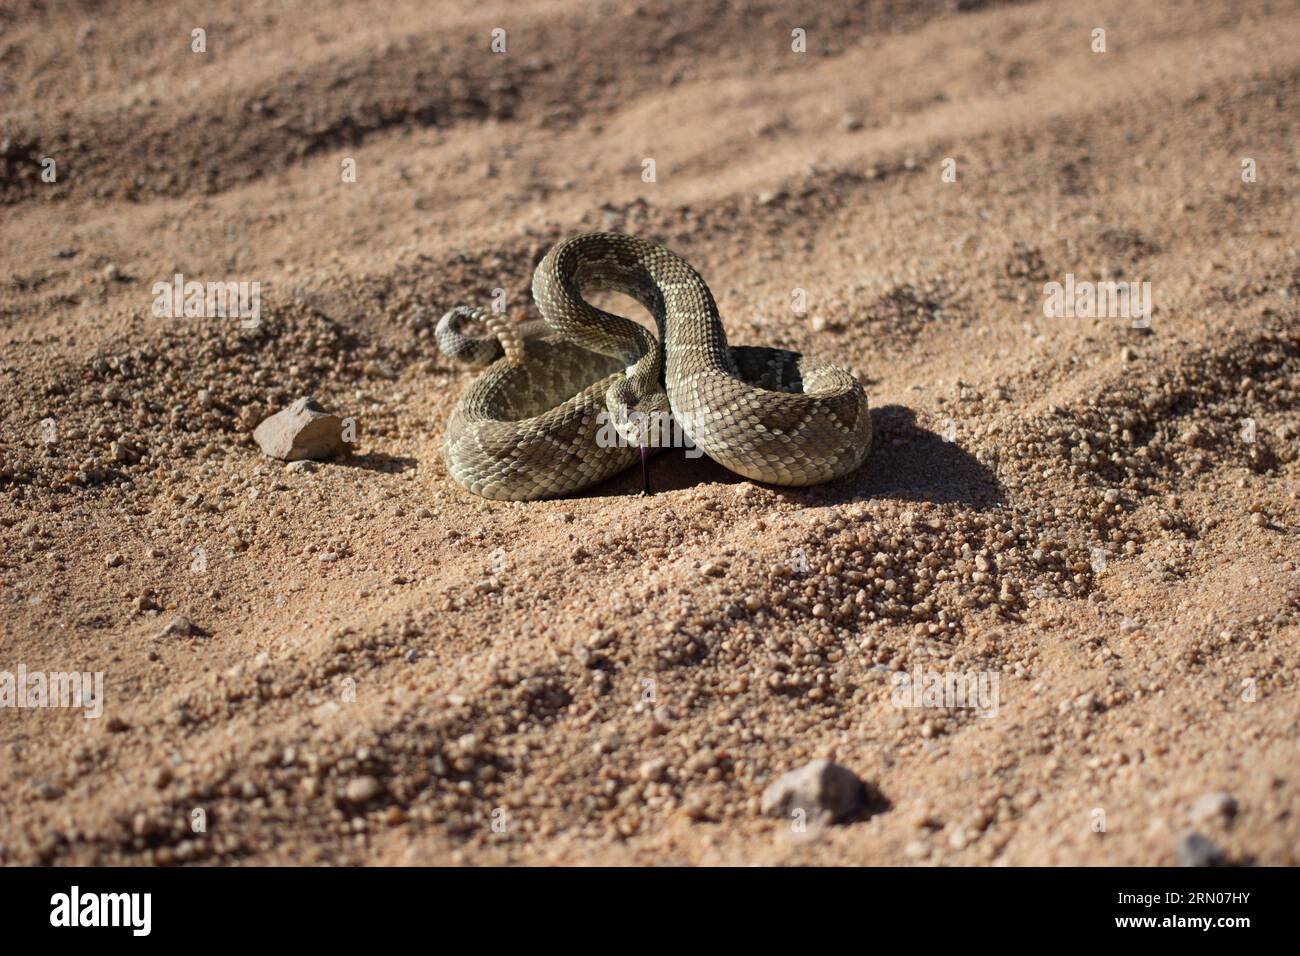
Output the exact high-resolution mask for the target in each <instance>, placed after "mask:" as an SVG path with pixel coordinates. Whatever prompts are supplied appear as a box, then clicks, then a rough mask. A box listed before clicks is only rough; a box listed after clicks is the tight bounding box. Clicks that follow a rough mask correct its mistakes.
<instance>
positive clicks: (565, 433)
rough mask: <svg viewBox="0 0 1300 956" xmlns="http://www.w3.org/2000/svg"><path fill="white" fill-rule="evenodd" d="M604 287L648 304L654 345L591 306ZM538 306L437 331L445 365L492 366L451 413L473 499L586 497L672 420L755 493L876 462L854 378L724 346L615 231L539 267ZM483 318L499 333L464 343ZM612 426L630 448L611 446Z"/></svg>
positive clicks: (644, 254) (565, 249)
mask: <svg viewBox="0 0 1300 956" xmlns="http://www.w3.org/2000/svg"><path fill="white" fill-rule="evenodd" d="M600 289H608V290H614V291H617V292H621V293H624V294H626V295H629V296H631V297H632V298H634V299H636V300H637V301H638V302H640V303H641V305H643V306H644V307H645V308H646V309H647V310H648V311H649V312H650V314H651V315H653V316H654V319H655V323H656V325H657V326H658V329H659V337H658V338H656V337H655V335H654V334H653V333H652V332H650V330H648V329H646V328H645V327H643V326H641V325H638V324H637V323H635V322H633V321H631V320H630V319H626V318H623V317H622V316H618V315H613V314H611V313H609V312H605V311H603V310H601V309H598V308H596V307H595V306H592V305H590V304H588V303H587V302H586V301H585V300H584V299H583V297H582V296H583V293H584V292H588V291H594V290H600ZM533 298H534V299H536V301H537V306H538V309H539V311H540V312H541V314H542V317H543V318H542V320H541V321H532V322H525V323H522V324H512V323H509V322H507V321H506V320H505V317H504V316H500V315H495V314H490V313H487V312H485V310H482V309H476V308H467V307H459V308H455V309H452V310H451V311H450V312H448V313H447V314H446V315H444V316H443V317H442V319H441V320H440V321H439V323H438V326H437V329H436V338H437V342H438V346H439V348H441V349H442V351H443V352H444V353H445V354H446V355H447V356H448V357H450V358H454V359H458V360H462V361H468V362H471V363H473V364H476V365H487V368H486V370H485V371H484V372H483V373H482V374H481V375H480V376H479V377H478V378H477V379H475V381H474V382H473V383H472V384H471V385H470V386H469V388H468V390H467V391H466V392H465V394H464V395H463V396H462V397H461V399H460V401H459V402H458V403H457V405H456V407H455V410H454V411H453V413H452V417H451V420H450V422H449V423H448V427H447V436H446V446H445V450H444V454H445V459H446V464H447V470H448V472H450V474H451V476H452V477H453V478H454V479H455V480H456V481H457V482H459V483H460V484H461V485H463V486H465V487H466V488H468V489H469V490H470V491H472V492H474V493H475V494H479V495H482V496H483V497H485V498H496V499H505V500H513V501H526V500H532V499H537V498H551V497H556V496H559V495H566V494H571V493H573V492H577V491H580V490H582V489H583V488H587V487H589V486H591V485H594V484H596V483H598V482H600V481H603V480H605V479H606V478H609V477H610V476H612V475H615V474H617V473H618V472H620V471H623V470H624V469H626V468H628V467H630V466H631V465H633V464H635V463H636V462H637V461H638V459H640V460H642V461H644V451H645V446H646V445H647V444H657V442H656V441H655V440H654V437H655V436H662V435H664V434H667V431H666V430H663V429H660V430H659V431H655V432H653V433H652V432H651V431H650V429H649V427H648V424H647V423H651V422H662V421H664V420H665V419H666V418H667V415H668V413H669V412H671V415H672V419H671V421H675V422H676V423H677V425H679V426H680V429H681V432H682V433H684V434H685V435H687V436H689V438H690V439H691V440H692V441H693V442H694V443H695V445H697V446H698V447H699V448H700V449H701V450H702V451H703V452H704V453H705V454H707V455H708V456H709V457H710V458H712V459H713V460H714V461H716V462H718V463H719V464H721V465H723V466H725V467H727V468H729V469H731V470H732V471H735V472H738V473H739V474H741V475H744V476H745V477H747V478H751V479H753V480H755V481H762V482H769V483H771V484H777V485H811V484H816V483H818V482H823V481H829V480H831V479H833V478H838V477H840V476H842V475H845V474H848V473H849V472H851V471H853V470H854V469H856V468H857V467H858V466H859V465H860V464H861V463H862V461H863V459H864V458H865V457H866V455H867V451H868V448H869V447H870V444H871V417H870V415H869V414H868V410H867V397H866V394H865V393H864V392H863V390H862V386H861V385H860V384H858V382H857V380H856V379H855V378H853V376H852V375H850V374H849V373H848V372H847V371H845V370H844V369H842V368H839V367H837V366H834V365H829V364H827V363H825V362H821V361H818V360H816V359H814V358H810V357H808V356H805V355H801V354H800V353H798V352H788V351H785V350H782V349H771V348H748V347H740V346H729V345H728V344H727V337H726V334H725V333H724V332H723V329H722V319H721V317H720V316H719V315H718V309H717V306H716V305H715V304H714V301H713V295H712V293H711V292H710V291H709V287H708V286H707V285H706V284H705V282H704V280H703V279H702V278H700V275H699V273H697V272H696V271H695V270H694V269H693V268H691V266H690V265H689V264H688V263H687V262H686V261H685V260H683V259H682V258H681V257H679V256H677V255H675V254H674V253H672V252H670V251H669V250H668V249H665V248H664V247H663V246H659V245H656V244H654V243H652V242H648V241H646V240H644V239H637V238H635V237H632V236H624V235H619V234H617V233H591V234H587V235H581V236H576V237H574V238H572V239H566V240H564V241H562V242H560V243H558V244H557V245H555V246H554V247H553V248H552V249H551V250H550V251H549V252H548V253H547V254H546V256H545V258H543V259H542V261H541V262H540V263H539V264H538V266H537V269H536V271H535V272H534V274H533ZM475 320H477V321H480V322H482V323H483V324H484V325H486V326H487V330H488V332H489V333H490V334H489V335H487V336H483V335H470V334H467V333H466V331H465V325H466V323H467V322H471V321H475ZM661 341H662V343H663V344H662V347H661V346H660V342H661ZM489 363H490V364H489ZM611 428H612V429H614V430H616V433H617V434H614V438H615V439H617V438H618V437H620V436H622V437H623V438H624V439H625V440H624V441H618V440H613V441H611V440H610V436H611V434H612V432H611Z"/></svg>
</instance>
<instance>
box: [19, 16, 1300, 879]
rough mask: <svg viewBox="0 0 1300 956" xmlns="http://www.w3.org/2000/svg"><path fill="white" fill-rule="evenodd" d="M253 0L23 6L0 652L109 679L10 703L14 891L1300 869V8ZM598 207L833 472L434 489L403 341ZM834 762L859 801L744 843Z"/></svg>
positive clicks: (436, 399)
mask: <svg viewBox="0 0 1300 956" xmlns="http://www.w3.org/2000/svg"><path fill="white" fill-rule="evenodd" d="M287 6H290V5H286V4H282V3H278V2H270V0H237V2H231V3H225V4H220V5H216V6H215V7H214V6H213V5H209V4H200V3H192V2H177V3H168V4H158V3H154V2H145V0H106V2H103V3H95V4H92V3H88V2H86V3H68V4H45V3H38V2H36V0H17V2H15V3H8V4H6V5H5V6H4V8H3V9H0V103H2V104H3V105H2V107H0V108H2V109H3V114H2V117H0V122H2V125H3V129H2V130H0V139H3V141H4V142H3V147H2V148H0V203H3V205H0V237H2V239H3V241H0V342H3V351H2V352H0V672H10V673H15V674H16V672H17V671H18V668H19V667H20V666H21V667H23V668H25V669H26V670H27V671H28V672H35V671H41V672H54V671H74V670H75V671H86V672H102V674H103V681H104V684H103V687H104V702H103V715H102V716H101V717H99V718H98V719H87V718H86V717H84V716H83V712H82V710H79V709H76V708H46V709H37V708H12V707H11V708H6V709H2V710H0V861H3V862H6V863H18V864H31V863H38V862H39V863H128V864H165V863H172V862H198V863H248V864H265V863H323V862H330V863H375V864H400V863H451V862H465V863H503V862H521V863H566V864H587V863H615V864H625V863H638V864H665V863H668V864H672V863H828V864H829V863H833V864H842V863H849V864H907V863H916V864H958V865H961V864H1010V865H1017V864H1173V863H1175V862H1176V861H1177V858H1178V854H1177V851H1176V847H1177V844H1178V841H1179V840H1180V838H1182V837H1184V836H1185V835H1186V834H1187V833H1189V832H1192V831H1195V832H1198V833H1200V834H1201V835H1203V836H1204V837H1205V838H1206V839H1208V840H1210V841H1211V842H1213V843H1214V844H1215V845H1216V846H1218V847H1219V848H1220V849H1221V850H1222V852H1223V854H1224V855H1225V857H1226V858H1227V859H1229V860H1232V861H1237V862H1254V863H1259V864H1296V863H1297V862H1300V850H1297V847H1298V846H1300V816H1298V815H1297V803H1298V799H1297V796H1298V792H1300V790H1298V788H1300V761H1298V760H1297V757H1298V756H1300V746H1298V744H1297V737H1298V734H1300V695H1298V694H1297V691H1300V671H1298V669H1297V668H1298V662H1300V656H1298V654H1297V638H1300V579H1298V575H1297V561H1298V560H1300V549H1298V548H1297V534H1298V533H1300V490H1298V489H1300V484H1297V479H1298V478H1300V464H1298V463H1297V455H1298V453H1300V433H1298V431H1297V427H1298V425H1300V422H1298V421H1297V418H1298V416H1297V411H1296V410H1297V390H1298V389H1300V321H1298V319H1300V315H1298V308H1297V303H1298V302H1300V258H1298V256H1297V253H1298V252H1300V243H1298V242H1297V229H1296V223H1297V221H1300V200H1298V198H1297V197H1298V195H1300V194H1298V193H1297V189H1296V186H1297V175H1298V172H1300V170H1298V169H1297V165H1296V162H1297V157H1296V152H1295V147H1296V143H1297V135H1296V134H1297V120H1298V118H1300V42H1298V41H1300V5H1297V4H1296V3H1293V2H1278V0H1273V2H1259V0H1243V2H1240V3H1226V2H1225V3H1194V2H1175V0H1151V2H1142V3H1133V2H1130V0H1113V2H1111V0H1106V2H1098V3H1065V2H1062V3H1046V2H1040V3H1027V4H1013V5H1002V4H998V3H979V2H974V3H936V2H924V0H923V2H917V3H904V2H901V0H900V2H870V3H867V2H860V3H843V4H841V3H837V4H825V5H824V7H825V9H824V10H822V11H821V12H818V11H816V10H810V7H811V6H814V5H805V4H797V3H787V2H784V0H768V2H762V3H736V4H725V3H699V2H696V0H673V2H668V3H655V4H651V3H632V2H627V3H621V2H614V3H607V2H595V3H592V2H578V0H548V2H540V3H536V4H527V5H524V4H515V3H495V2H486V3H479V4H473V5H464V7H462V6H461V5H458V4H451V3H445V2H427V0H395V2H383V3H380V2H374V3H343V2H338V0H305V2H300V3H296V4H293V5H291V6H292V9H286V7H287ZM525 8H526V9H525ZM196 27H203V28H204V29H206V31H207V32H206V52H204V53H196V52H193V51H192V50H191V31H192V30H193V29H194V28H196ZM496 27H501V28H504V29H505V31H506V34H505V35H506V42H507V51H506V52H505V53H504V54H497V53H493V52H491V51H490V49H489V44H490V43H491V41H492V30H493V28H496ZM1098 27H1100V28H1103V29H1104V30H1105V31H1106V33H1105V42H1106V50H1105V52H1104V53H1100V52H1093V50H1092V49H1091V46H1092V44H1093V30H1094V29H1095V28H1098ZM795 28H802V29H804V30H806V35H807V52H805V53H802V54H801V53H795V52H793V51H792V50H791V31H792V30H793V29H795ZM46 157H51V158H54V159H55V160H56V167H55V169H56V176H57V178H56V180H55V181H54V182H45V181H43V180H42V178H41V171H42V167H41V160H42V159H43V158H46ZM349 159H351V160H354V161H355V168H356V172H357V175H356V181H355V182H345V181H343V176H342V169H343V166H344V163H345V160H349ZM647 159H653V160H654V167H655V181H653V182H647V181H645V180H644V179H643V170H644V169H645V166H644V161H645V160H647ZM1245 159H1253V160H1254V161H1255V169H1256V176H1255V181H1253V182H1245V181H1243V176H1242V173H1243V165H1242V164H1243V160H1245ZM947 160H952V162H951V163H947V162H946V161H947ZM945 170H950V171H955V174H956V175H955V181H946V180H945V176H944V172H945ZM947 179H952V177H951V176H949V177H947ZM593 229H612V230H617V231H622V232H628V233H633V234H637V235H642V236H646V237H648V238H651V239H654V240H657V241H660V242H663V243H665V244H667V245H668V246H670V247H671V248H673V249H674V250H676V251H677V252H679V253H680V254H682V255H683V256H685V257H686V258H687V259H688V260H689V261H690V262H691V263H692V264H694V265H695V266H696V267H697V268H698V269H699V270H700V271H701V273H702V274H703V275H704V276H705V278H706V279H707V280H708V281H709V282H710V284H711V286H712V288H713V290H714V292H715V295H716V297H717V300H718V304H719V306H720V308H721V311H722V315H723V317H724V320H725V321H726V323H727V328H728V331H729V335H730V338H731V341H732V342H733V343H737V344H768V345H777V346H783V347H786V348H796V349H806V350H808V351H810V352H813V353H816V354H819V355H822V356H825V357H830V358H834V359H836V360H838V361H840V362H842V363H843V364H845V365H847V366H850V367H851V368H853V369H854V371H855V372H856V374H857V375H858V376H859V378H860V379H861V380H862V381H863V383H864V384H865V385H866V387H867V390H868V393H869V395H870V396H871V401H872V406H873V409H874V412H873V414H874V424H875V430H876V439H875V445H874V448H873V452H872V454H871V457H870V458H869V460H868V463H867V464H866V465H865V466H864V467H863V468H862V469H861V471H860V472H858V473H857V474H855V475H853V476H851V477H849V478H846V479H843V480H841V481H838V482H835V483H832V484H829V485H826V486H822V487H818V488H813V489H805V490H791V489H781V488H774V487H763V486H758V485H754V484H752V483H750V482H747V481H743V480H740V479H739V478H738V477H736V476H734V475H732V474H730V473H728V472H726V471H725V470H724V469H722V468H720V467H718V466H717V465H714V464H712V463H710V462H708V461H707V460H691V459H689V458H687V457H685V456H684V455H683V454H681V452H680V451H679V452H673V453H669V454H666V455H662V456H660V457H659V458H657V459H656V460H655V462H654V476H655V481H656V483H657V486H658V493H657V494H655V495H653V496H652V497H643V496H641V495H639V494H638V493H637V491H638V482H637V477H636V475H634V474H627V475H624V476H620V477H619V478H616V479H615V480H613V481H611V482H609V483H608V484H606V485H604V486H602V487H599V488H596V489H594V490H592V491H591V492H590V493H587V494H585V495H582V496H580V497H577V498H575V499H573V500H567V501H551V502H540V503H530V504H510V503H495V502H486V501H483V500H481V499H477V498H475V497H474V496H472V495H470V494H468V493H467V492H465V491H463V490H461V489H460V488H459V487H457V486H456V485H455V484H453V483H452V482H451V481H450V480H449V479H448V478H447V476H446V473H445V471H444V468H443V465H442V462H441V460H440V455H439V448H440V443H441V440H442V437H443V425H444V423H445V421H446V420H447V417H448V415H449V413H450V410H451V408H452V406H453V404H454V402H455V400H456V398H457V396H458V395H459V393H460V392H461V390H462V389H463V388H464V387H465V386H466V384H467V383H468V382H469V381H470V380H471V378H472V376H473V374H474V373H473V372H472V371H468V370H465V369H462V368H459V367H454V366H453V365H451V364H450V363H449V362H448V361H447V360H445V359H443V358H442V357H440V356H439V354H438V352H437V350H436V348H435V347H434V345H433V340H432V335H431V331H432V324H433V322H435V321H436V319H437V317H438V316H439V315H440V314H441V313H442V312H443V311H445V310H446V309H447V308H450V307H451V306H452V305H456V304H461V303H478V304H487V303H488V302H489V301H490V297H491V296H492V294H493V290H494V289H497V288H500V289H503V290H505V295H506V296H507V300H508V304H509V307H510V309H511V311H512V312H513V313H514V314H515V315H516V316H517V317H519V318H524V317H535V310H534V309H533V307H532V304H531V301H530V297H529V294H528V287H529V282H530V278H531V272H532V267H533V264H534V263H535V262H536V261H537V260H538V259H539V258H540V257H541V255H542V254H543V253H544V252H545V250H546V249H547V248H548V247H549V245H550V244H551V243H553V242H554V241H556V240H557V239H559V238H561V237H564V236H567V235H571V234H574V233H577V232H581V231H589V230H593ZM176 273H181V274H183V275H184V276H185V277H186V278H187V279H197V280H199V281H226V280H230V281H237V282H254V281H256V282H259V283H260V290H261V315H260V324H259V325H258V326H257V328H255V329H243V328H241V327H240V321H239V320H238V319H237V318H231V317H210V318H201V317H191V318H185V317H179V318H167V317H159V316H157V315H155V313H154V309H153V306H154V298H155V296H154V293H153V291H152V286H153V283H155V282H159V281H163V282H169V281H171V280H172V277H173V275H174V274H176ZM1067 274H1072V275H1074V276H1075V277H1076V279H1078V280H1090V281H1096V280H1102V281H1104V280H1123V281H1133V282H1140V281H1149V282H1150V283H1151V290H1152V299H1153V301H1154V304H1155V308H1154V312H1153V314H1152V316H1151V321H1150V328H1149V329H1145V330H1144V329H1134V328H1133V327H1132V324H1133V323H1132V322H1131V321H1130V320H1129V319H1127V318H1124V317H1109V316H1108V317H1100V318H1083V317H1068V318H1064V317H1063V318H1048V317H1046V316H1045V315H1044V312H1043V301H1044V284H1045V283H1048V282H1052V281H1057V282H1064V281H1065V279H1066V275H1067ZM795 290H803V295H804V297H805V298H806V303H807V311H806V313H803V314H801V313H799V312H796V311H795V310H794V308H793V304H794V299H795V296H796V291H795ZM606 304H610V305H611V307H617V306H620V305H627V306H629V310H628V314H633V311H632V310H635V308H636V307H635V306H634V305H631V304H630V303H628V302H626V301H619V300H616V299H610V300H608V301H607V302H606ZM299 395H313V396H315V397H316V398H317V399H318V400H320V401H321V402H322V403H323V404H324V405H326V406H327V407H328V408H330V409H331V410H333V411H335V412H337V413H338V414H340V415H344V416H348V417H351V418H353V419H354V420H355V422H356V425H357V429H358V441H357V443H356V453H355V454H354V455H353V456H352V457H351V459H349V460H347V461H345V462H339V463H322V464H320V465H319V466H316V467H314V468H311V467H309V468H301V467H297V468H287V467H286V466H285V465H284V464H282V463H279V462H276V461H272V460H269V459H266V458H264V457H262V456H261V455H260V454H259V452H258V449H257V447H256V446H255V445H254V444H253V442H252V440H251V438H250V433H251V431H252V429H253V427H254V426H255V425H256V424H257V423H258V422H259V421H261V420H262V418H264V417H265V416H266V415H268V414H270V413H271V412H272V411H275V410H276V409H278V408H280V407H282V406H284V405H285V404H287V403H288V402H290V401H291V400H292V399H294V398H295V397H297V396H299ZM178 617H183V618H184V619H186V620H187V621H189V622H191V623H192V625H193V626H192V628H189V629H188V633H187V632H186V631H187V628H186V627H185V626H184V625H183V624H182V625H177V624H176V619H177V618H178ZM899 671H907V672H908V673H918V674H921V675H935V674H959V673H960V674H967V673H969V674H977V675H982V676H983V677H984V678H990V679H991V678H996V680H997V681H998V688H999V694H998V698H997V701H998V707H997V711H996V714H990V715H987V716H977V714H976V713H975V712H974V711H973V710H972V709H970V708H965V707H957V706H952V707H942V706H930V707H914V708H912V707H899V706H898V705H897V701H896V700H895V694H894V682H895V679H896V678H895V677H894V675H895V674H896V673H897V672H899ZM0 679H2V678H0ZM823 756H825V757H831V758H833V759H835V760H837V761H839V762H840V763H842V764H844V765H846V766H847V767H849V768H851V769H852V770H854V771H855V772H856V773H857V774H859V775H860V776H861V777H862V778H863V779H864V780H866V781H868V782H869V783H870V784H871V785H872V787H873V788H874V789H875V790H876V791H877V793H878V797H879V799H878V800H877V803H876V805H875V806H874V807H873V808H872V811H864V812H863V813H861V814H859V816H858V817H857V818H856V819H854V820H852V821H850V822H848V823H845V824H843V825H838V826H834V827H825V828H823V827H816V826H814V827H810V828H809V829H807V830H805V831H802V832H800V831H799V830H798V828H796V827H795V826H793V825H792V824H791V823H790V822H789V821H782V820H773V819H767V818H765V817H763V816H762V815H761V813H760V803H759V801H760V796H761V794H762V791H763V789H764V787H765V786H766V785H767V784H768V783H769V782H771V780H773V779H774V778H775V777H776V776H777V775H779V774H781V773H784V772H785V771H787V770H790V769H792V768H795V767H797V766H800V765H801V764H803V763H805V762H807V761H809V760H811V759H813V758H816V757H823ZM1220 792H1224V793H1227V794H1230V795H1231V802H1230V801H1228V800H1227V799H1218V800H1210V801H1208V802H1207V801H1205V800H1204V799H1203V798H1205V797H1206V795H1207V794H1215V793H1220ZM1234 804H1235V808H1236V812H1235V814H1234V813H1233V812H1232V808H1233V806H1234Z"/></svg>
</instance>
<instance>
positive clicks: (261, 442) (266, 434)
mask: <svg viewBox="0 0 1300 956" xmlns="http://www.w3.org/2000/svg"><path fill="white" fill-rule="evenodd" d="M253 439H254V440H255V441H256V442H257V444H258V446H259V447H260V448H261V449H262V452H263V453H264V454H266V455H270V456H271V457H272V458H279V459H280V460H281V461H299V460H301V459H304V458H313V459H317V460H320V459H325V458H332V457H334V456H335V455H341V454H343V453H345V452H346V450H347V447H346V445H344V443H343V420H342V419H340V418H339V417H338V416H337V415H331V414H330V413H329V412H327V411H325V409H323V408H322V407H321V406H320V405H319V404H318V403H317V402H316V400H315V399H313V398H300V399H298V400H297V401H296V402H294V403H293V404H292V405H290V406H289V407H288V408H285V409H282V410H281V411H278V412H276V413H275V414H274V415H272V416H271V417H270V418H268V419H266V420H265V421H263V422H262V424H260V425H258V426H257V428H256V430H255V431H254V432H253Z"/></svg>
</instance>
